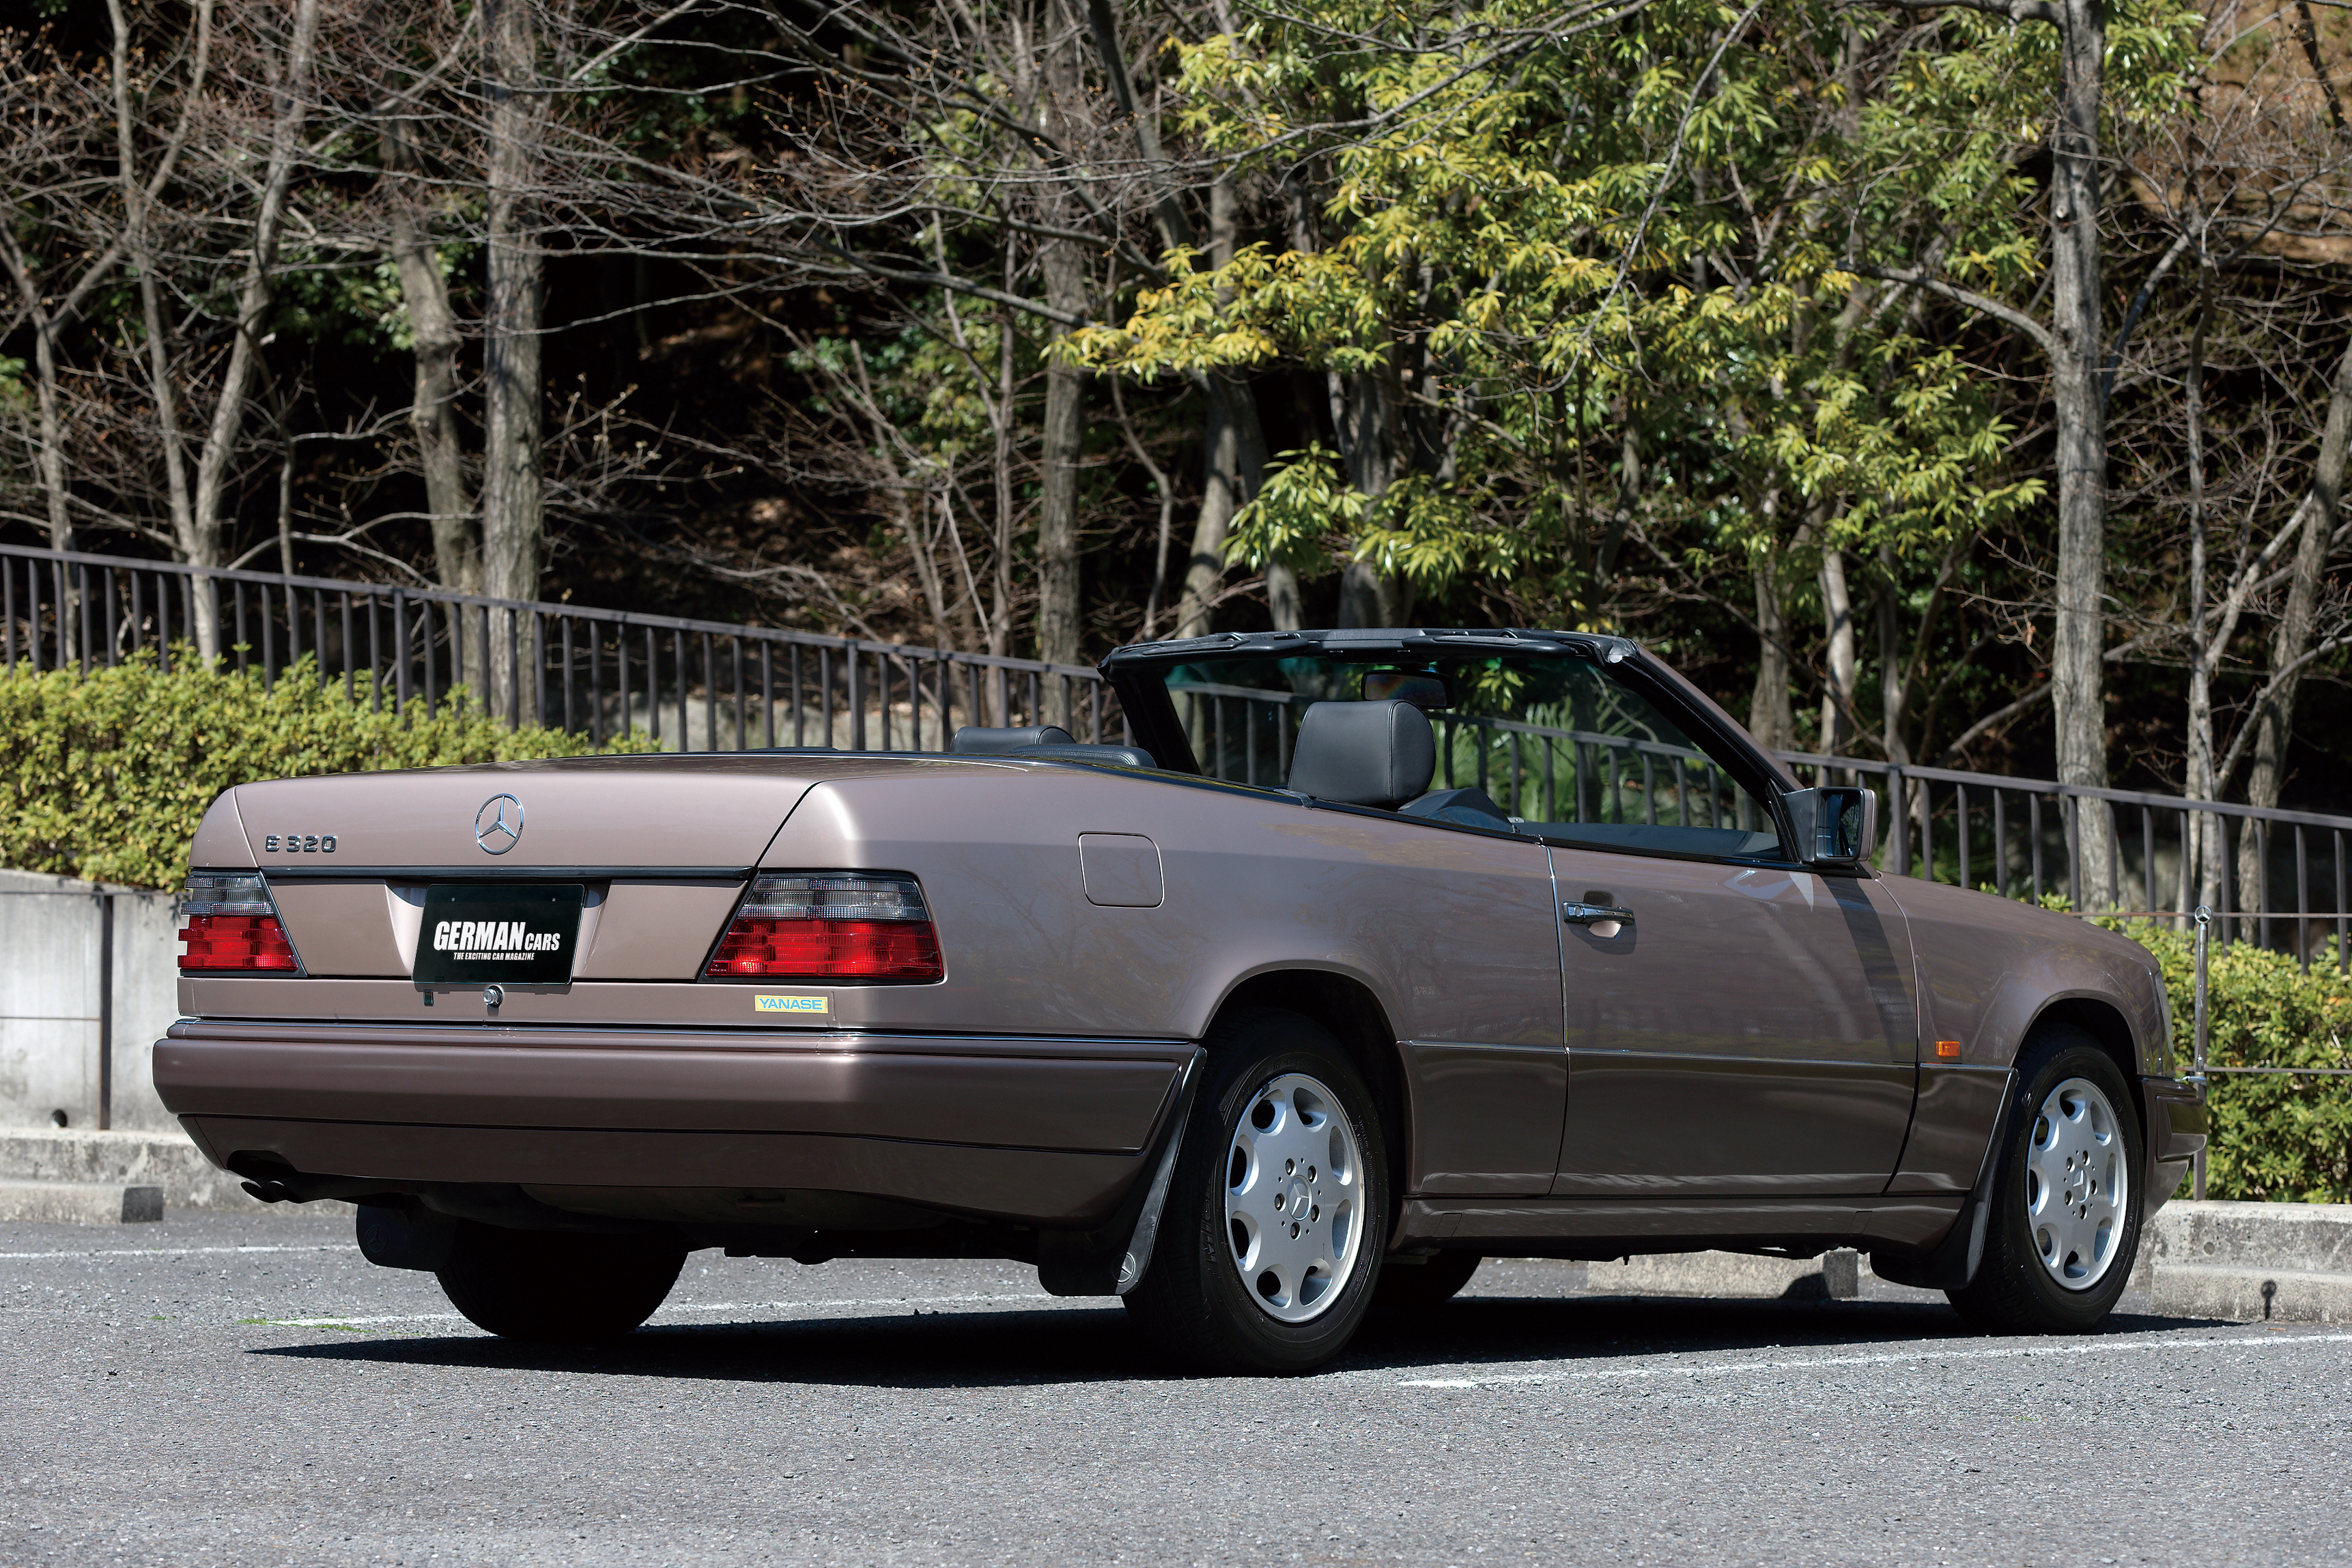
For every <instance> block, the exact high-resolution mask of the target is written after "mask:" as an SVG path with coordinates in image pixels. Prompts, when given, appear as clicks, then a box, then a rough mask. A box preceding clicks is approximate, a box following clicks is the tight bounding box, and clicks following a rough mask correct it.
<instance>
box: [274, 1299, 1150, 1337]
mask: <svg viewBox="0 0 2352 1568" xmlns="http://www.w3.org/2000/svg"><path fill="white" fill-rule="evenodd" d="M975 1304H981V1305H989V1306H1008V1307H1018V1308H1022V1309H1024V1310H1032V1311H1034V1310H1036V1309H1040V1308H1047V1309H1051V1308H1064V1307H1096V1308H1099V1307H1101V1306H1102V1305H1103V1304H1104V1303H1103V1302H1102V1301H1098V1300H1097V1299H1095V1298H1092V1297H1083V1298H1072V1297H1064V1296H1003V1295H976V1296H871V1297H865V1298H850V1299H844V1300H840V1301H677V1302H673V1303H671V1304H669V1305H667V1306H665V1307H663V1308H662V1309H661V1310H660V1311H659V1312H656V1313H655V1314H654V1315H653V1320H652V1321H653V1322H661V1321H663V1320H664V1319H665V1318H674V1317H677V1316H680V1315H688V1316H709V1315H710V1314H712V1313H718V1312H824V1311H827V1310H831V1309H836V1308H844V1307H918V1308H919V1307H940V1306H971V1305H975ZM465 1321H466V1320H465V1319H464V1318H463V1317H461V1316H460V1315H459V1314H457V1313H456V1312H403V1313H398V1314H396V1315H391V1316H385V1317H364V1318H252V1319H248V1320H247V1322H257V1323H268V1324H269V1325H271V1326H272V1327H275V1328H289V1329H331V1328H344V1329H350V1328H373V1327H376V1326H378V1325H380V1324H383V1323H454V1322H465Z"/></svg>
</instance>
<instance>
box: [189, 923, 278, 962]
mask: <svg viewBox="0 0 2352 1568" xmlns="http://www.w3.org/2000/svg"><path fill="white" fill-rule="evenodd" d="M180 940H181V941H182V942H184V943H186V944H187V951H186V952H184V953H183V954H181V955H180V967H181V968H183V969H270V970H285V971H288V972H291V971H292V970H293V968H294V967H295V963H294V949H293V947H292V946H291V945H289V943H288V942H287V940H286V931H285V928H284V927H283V926H281V925H278V916H276V915H190V916H188V923H187V924H186V925H184V926H182V927H181V928H180Z"/></svg>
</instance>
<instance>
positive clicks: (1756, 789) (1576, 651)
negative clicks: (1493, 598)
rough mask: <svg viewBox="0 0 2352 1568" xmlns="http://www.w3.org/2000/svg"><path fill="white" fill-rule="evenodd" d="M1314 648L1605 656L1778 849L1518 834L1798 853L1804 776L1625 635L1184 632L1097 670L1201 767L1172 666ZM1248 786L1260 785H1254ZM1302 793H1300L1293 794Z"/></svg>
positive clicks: (1169, 748)
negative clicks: (1793, 798)
mask: <svg viewBox="0 0 2352 1568" xmlns="http://www.w3.org/2000/svg"><path fill="white" fill-rule="evenodd" d="M1314 655H1319V656H1322V657H1325V658H1329V659H1334V660H1336V661H1338V662H1342V663H1347V664H1374V663H1381V662H1384V661H1385V660H1387V659H1390V658H1395V659H1397V660H1398V661H1400V662H1410V661H1414V660H1428V659H1435V658H1446V657H1452V658H1460V657H1465V656H1468V657H1477V656H1481V655H1484V656H1487V657H1494V656H1507V657H1516V658H1530V657H1534V658H1543V657H1551V658H1563V659H1581V660H1586V661H1590V662H1591V663H1593V664H1600V665H1601V666H1603V667H1604V668H1605V669H1606V670H1607V672H1608V674H1609V677H1610V678H1611V679H1612V680H1614V681H1617V682H1620V683H1622V685H1625V686H1626V687H1627V688H1628V689H1629V690H1630V691H1631V692H1632V693H1633V695H1637V696H1639V697H1641V698H1642V699H1643V701H1645V702H1647V703H1649V704H1650V705H1651V706H1653V707H1654V708H1656V709H1657V710H1658V712H1659V713H1660V715H1661V716H1664V717H1666V718H1668V719H1671V720H1672V721H1673V722H1674V723H1675V724H1676V725H1677V726H1679V727H1681V728H1682V730H1683V732H1684V734H1685V737H1688V738H1689V739H1690V741H1691V742H1692V743H1693V744H1694V745H1695V746H1696V747H1698V748H1699V749H1700V750H1702V751H1703V752H1705V753H1706V756H1707V757H1708V758H1710V759H1711V760H1713V761H1714V762H1715V763H1716V764H1717V766H1719V767H1720V768H1723V770H1724V771H1725V772H1726V773H1727V774H1728V775H1729V776H1730V777H1731V779H1732V780H1733V782H1734V783H1735V784H1736V785H1738V787H1739V788H1741V789H1746V790H1747V791H1748V794H1750V795H1751V796H1753V797H1754V798H1755V799H1756V800H1759V802H1761V803H1762V804H1763V805H1764V806H1765V808H1766V809H1767V810H1769V813H1770V815H1771V817H1772V821H1773V823H1774V826H1775V828H1776V830H1777V831H1778V832H1779V835H1780V844H1779V845H1778V846H1777V852H1775V853H1772V854H1769V855H1763V856H1745V855H1724V854H1713V853H1705V852H1685V851H1676V850H1668V849H1663V848H1655V847H1650V846H1635V845H1627V844H1601V843H1595V842H1592V841H1589V840H1585V839H1581V838H1576V837H1570V836H1566V835H1559V834H1544V833H1532V832H1526V831H1522V832H1520V833H1518V834H1516V835H1514V836H1515V837H1519V838H1523V839H1526V840H1528V841H1530V842H1541V843H1546V844H1558V845H1559V846H1560V847H1562V848H1570V849H1579V850H1585V851H1590V852H1600V853H1607V854H1635V855H1643V856H1648V857H1651V858H1654V859H1666V860H1690V861H1705V862H1717V863H1732V864H1742V865H1769V866H1790V865H1797V864H1800V863H1801V862H1800V861H1798V860H1797V858H1796V857H1795V856H1793V855H1792V854H1790V852H1789V851H1788V847H1787V846H1788V845H1790V843H1792V842H1794V841H1795V837H1794V833H1793V831H1792V830H1791V826H1790V822H1789V821H1788V813H1787V811H1786V810H1785V809H1784V808H1783V807H1782V805H1781V803H1780V797H1781V795H1782V794H1784V793H1787V792H1789V791H1791V790H1795V789H1799V788H1801V786H1800V785H1799V784H1798V783H1797V781H1796V779H1793V778H1792V777H1790V774H1789V772H1788V770H1787V769H1786V768H1782V767H1781V766H1780V764H1779V763H1778V762H1776V761H1774V760H1773V759H1772V758H1769V757H1767V756H1766V755H1765V754H1764V753H1763V751H1762V750H1761V749H1760V748H1759V747H1757V746H1756V744H1755V742H1754V741H1753V740H1751V739H1750V738H1749V737H1748V733H1747V731H1746V730H1744V729H1742V728H1741V727H1739V725H1738V722H1737V721H1735V720H1734V719H1733V718H1732V717H1731V716H1730V715H1728V714H1727V713H1726V712H1724V710H1723V709H1722V707H1721V706H1718V705H1717V704H1716V703H1715V702H1714V701H1713V700H1711V699H1710V698H1708V697H1707V696H1706V694H1705V693H1703V692H1701V691H1699V690H1698V688H1697V687H1696V686H1694V685H1691V683H1690V682H1689V681H1687V680H1685V678H1684V677H1683V676H1682V675H1681V674H1680V673H1679V672H1677V671H1675V669H1674V668H1673V667H1672V666H1670V665H1668V664H1665V663H1664V661H1662V660H1660V659H1658V658H1657V657H1655V656H1654V655H1653V654H1651V653H1648V652H1646V651H1645V650H1643V648H1642V647H1641V645H1640V644H1638V643H1633V642H1632V641H1631V640H1629V639H1626V638H1622V637H1612V636H1604V635H1601V634H1598V633H1592V632H1535V631H1522V630H1504V631H1468V630H1452V629H1443V628H1419V627H1410V628H1401V627H1354V628H1346V629H1342V630H1338V631H1322V632H1224V633H1220V634H1218V635H1215V636H1211V637H1193V638H1187V639H1184V640H1183V641H1181V642H1170V643H1134V644H1130V645H1129V646H1128V647H1124V648H1120V649H1118V650H1116V651H1115V652H1113V653H1110V654H1109V655H1108V657H1106V658H1105V659H1104V660H1103V662H1102V665H1101V669H1102V673H1103V674H1104V676H1105V678H1107V679H1108V680H1109V681H1110V683H1111V685H1112V686H1113V687H1114V688H1115V689H1116V690H1117V692H1118V699H1119V703H1120V706H1121V708H1122V711H1123V712H1124V713H1125V714H1126V716H1127V720H1128V723H1129V727H1130V728H1131V729H1132V730H1133V731H1134V734H1135V738H1136V743H1137V744H1138V745H1139V746H1142V747H1144V748H1145V749H1147V750H1149V751H1150V753H1151V755H1152V757H1153V758H1154V759H1155V760H1156V761H1157V762H1158V763H1159V765H1160V768H1163V769H1165V770H1167V771H1170V772H1175V773H1185V774H1191V775H1193V776H1195V777H1203V775H1202V769H1201V765H1200V762H1199V760H1198V759H1197V758H1195V757H1194V756H1193V754H1192V742H1191V740H1190V738H1189V737H1187V736H1186V734H1185V731H1184V727H1183V725H1182V724H1181V722H1180V721H1179V719H1178V716H1177V713H1176V706H1175V703H1174V700H1173V699H1172V698H1171V695H1170V693H1169V689H1168V685H1167V681H1166V676H1167V674H1168V673H1169V672H1170V671H1171V669H1172V668H1174V667H1176V666H1179V665H1184V664H1199V663H1202V662H1205V661H1216V662H1219V663H1223V662H1226V661H1233V660H1255V659H1263V660H1265V661H1267V662H1268V663H1274V662H1276V661H1279V660H1283V659H1295V658H1299V657H1303V656H1314ZM1252 788H1263V786H1253V787H1252ZM1294 798H1295V799H1302V800H1303V799H1304V797H1294ZM1315 803H1316V804H1317V805H1318V806H1321V807H1324V808H1325V809H1328V810H1346V811H1351V812H1362V813H1365V814H1370V815H1374V816H1382V817H1391V818H1393V817H1394V816H1395V814H1394V813H1392V812H1385V811H1379V810H1374V809H1371V808H1362V807H1350V806H1340V805H1336V804H1333V803H1330V802H1320V801H1318V802H1315ZM1402 820H1405V821H1418V822H1421V823H1423V825H1425V826H1430V827H1439V828H1446V829H1449V830H1452V831H1465V832H1483V833H1491V832H1492V831H1493V830H1487V829H1480V828H1476V827H1473V826H1470V825H1467V824H1461V823H1452V822H1444V821H1434V820H1432V819H1427V818H1406V819H1402Z"/></svg>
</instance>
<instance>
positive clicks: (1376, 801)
mask: <svg viewBox="0 0 2352 1568" xmlns="http://www.w3.org/2000/svg"><path fill="white" fill-rule="evenodd" d="M1436 770H1437V737H1435V736H1434V735H1433V734H1432V733H1431V731H1430V727H1429V716H1428V715H1427V714H1424V713H1423V712H1422V711H1421V710H1420V709H1419V708H1417V707H1415V706H1412V704H1411V703H1406V702H1384V703H1314V704H1311V705H1309V706H1308V707H1307V711H1306V712H1305V713H1304V714H1302V715H1300V716H1299V719H1298V742H1297V745H1296V746H1295V747H1293V748H1292V750H1291V753H1290V788H1291V789H1295V790H1297V792H1298V793H1299V794H1302V795H1311V796H1313V797H1314V798H1315V799H1316V800H1332V801H1337V802H1339V804H1342V805H1348V806H1381V807H1385V808H1387V809H1390V810H1394V809H1395V808H1396V807H1397V806H1399V805H1401V804H1402V803H1403V802H1404V801H1407V800H1412V799H1413V798H1414V797H1415V796H1417V795H1419V794H1421V793H1422V792H1423V790H1425V789H1428V788H1429V779H1430V775H1432V774H1433V773H1434V772H1436Z"/></svg>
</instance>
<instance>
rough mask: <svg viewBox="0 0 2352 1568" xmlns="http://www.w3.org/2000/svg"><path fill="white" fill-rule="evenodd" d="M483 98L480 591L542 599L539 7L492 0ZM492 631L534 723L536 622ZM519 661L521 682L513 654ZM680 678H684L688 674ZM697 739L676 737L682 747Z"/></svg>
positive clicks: (511, 713)
mask: <svg viewBox="0 0 2352 1568" xmlns="http://www.w3.org/2000/svg"><path fill="white" fill-rule="evenodd" d="M483 12H484V19H485V20H484V26H483V51H484V58H483V62H482V66H483V73H482V74H483V78H484V79H483V91H484V96H485V98H486V99H488V103H489V107H490V125H489V131H490V135H489V225H488V235H487V236H486V237H487V239H488V264H487V268H486V270H487V273H488V304H487V307H486V310H485V319H484V322H483V329H484V341H483V348H482V371H483V381H484V383H485V386H484V393H483V402H484V408H483V415H484V417H483V421H482V423H483V440H482V568H481V570H482V591H484V592H485V593H488V594H490V595H492V596H494V597H497V598H501V599H536V598H538V597H539V577H540V570H541V562H542V559H543V558H544V555H545V550H546V537H547V528H546V517H545V501H544V497H543V494H542V491H541V467H540V464H541V453H540V446H541V419H542V410H541V390H540V356H539V347H540V345H539V334H540V324H541V317H542V312H543V309H544V307H545V304H546V284H545V279H544V277H543V275H542V273H541V261H540V253H539V243H538V235H537V234H536V233H535V232H534V228H535V223H534V219H535V214H534V211H533V208H534V206H535V197H536V195H537V193H538V192H537V187H538V183H539V178H540V162H539V160H540V141H541V121H542V110H541V107H540V100H539V98H538V94H537V87H538V81H537V78H538V75H539V38H538V34H537V31H536V29H535V28H534V26H532V17H531V13H530V0H485V4H484V6H483ZM505 620H506V618H505V617H502V616H494V617H492V620H491V627H492V647H491V653H490V679H489V683H488V685H489V690H488V699H489V703H490V709H491V711H492V712H493V713H494V714H497V715H499V716H501V717H509V718H512V719H525V720H528V719H535V718H536V717H537V715H536V714H526V713H525V712H524V707H523V693H524V690H525V689H527V688H528V687H529V685H530V681H529V679H528V674H527V673H528V672H529V671H530V670H531V669H533V668H535V667H536V666H535V664H534V660H535V658H536V655H537V649H536V646H535V642H534V639H533V637H532V635H531V633H532V631H533V627H532V625H531V623H530V620H529V619H528V618H527V617H517V622H518V623H516V624H511V625H509V624H505V623H504V622H505ZM509 643H511V645H512V647H513V648H514V651H515V658H514V660H513V662H512V666H513V667H512V671H511V672H510V671H509V660H508V658H507V657H506V656H505V655H506V649H507V647H508V645H509ZM679 679H680V680H681V681H682V680H684V679H685V675H684V672H680V674H679ZM686 739H687V737H685V736H682V735H681V736H679V737H678V744H679V746H680V747H684V746H685V745H686Z"/></svg>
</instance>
